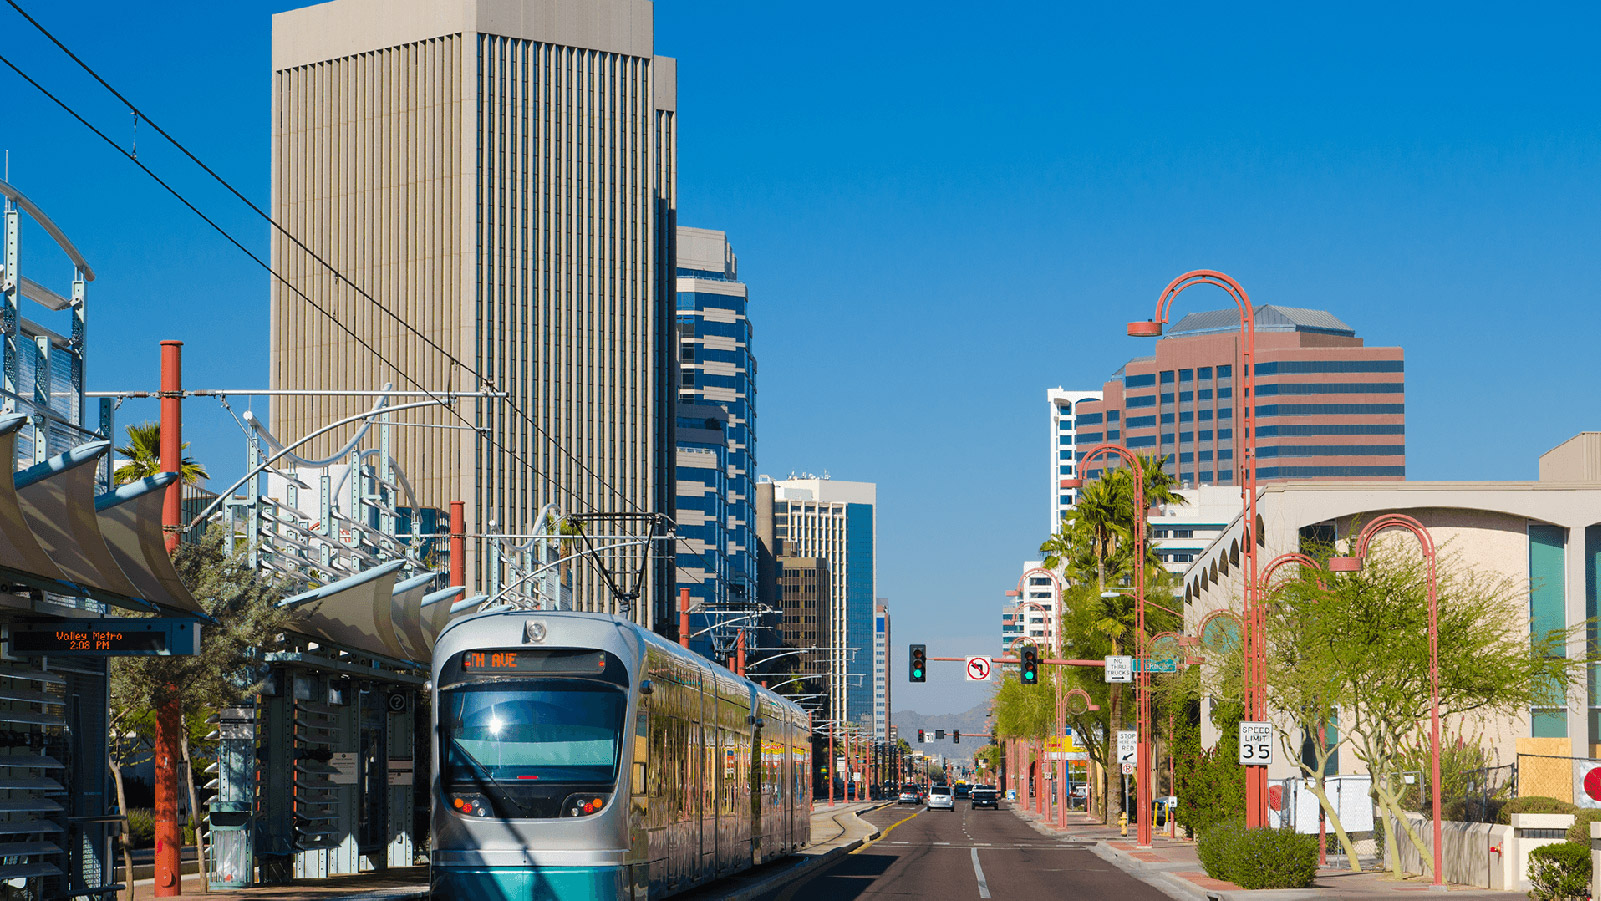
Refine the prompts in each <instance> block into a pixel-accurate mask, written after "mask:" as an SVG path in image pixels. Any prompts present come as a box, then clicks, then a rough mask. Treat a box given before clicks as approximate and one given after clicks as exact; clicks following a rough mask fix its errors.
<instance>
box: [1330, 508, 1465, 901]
mask: <svg viewBox="0 0 1601 901" xmlns="http://www.w3.org/2000/svg"><path fill="white" fill-rule="evenodd" d="M1385 529H1405V530H1406V531H1408V532H1411V533H1412V536H1413V537H1414V538H1416V539H1417V540H1418V544H1419V545H1421V546H1422V548H1423V561H1424V563H1425V565H1426V570H1427V573H1428V591H1429V788H1430V794H1432V795H1433V797H1432V798H1431V799H1430V801H1431V803H1432V805H1433V807H1434V810H1433V813H1434V885H1436V886H1439V887H1440V888H1441V889H1443V888H1444V887H1445V873H1444V870H1445V848H1444V846H1443V845H1442V844H1441V842H1440V599H1439V593H1438V586H1439V579H1438V575H1437V574H1436V572H1435V553H1434V536H1432V535H1430V534H1429V530H1428V529H1427V528H1425V527H1424V525H1423V523H1421V522H1418V521H1417V520H1416V519H1413V518H1412V517H1410V516H1407V515H1405V514H1403V513H1386V514H1384V515H1383V516H1379V517H1375V518H1374V519H1373V521H1372V522H1369V523H1368V524H1367V525H1365V526H1363V527H1362V531H1361V532H1360V533H1359V534H1358V535H1357V536H1356V553H1355V554H1354V555H1353V556H1350V557H1330V558H1329V572H1335V573H1354V572H1358V571H1360V570H1361V569H1362V560H1363V558H1365V557H1366V556H1367V553H1368V544H1369V543H1370V542H1372V540H1373V536H1374V535H1377V534H1378V533H1379V532H1382V531H1384V530H1385Z"/></svg>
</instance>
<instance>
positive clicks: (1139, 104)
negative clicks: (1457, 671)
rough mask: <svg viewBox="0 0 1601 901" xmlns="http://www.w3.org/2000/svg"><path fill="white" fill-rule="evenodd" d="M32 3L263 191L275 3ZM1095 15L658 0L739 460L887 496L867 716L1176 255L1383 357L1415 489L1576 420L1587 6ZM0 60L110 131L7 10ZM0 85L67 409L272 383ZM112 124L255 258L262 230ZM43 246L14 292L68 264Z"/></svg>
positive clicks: (13, 83) (1147, 306)
mask: <svg viewBox="0 0 1601 901" xmlns="http://www.w3.org/2000/svg"><path fill="white" fill-rule="evenodd" d="M25 5H26V6H27V7H28V8H29V9H30V10H32V11H33V12H35V14H36V15H39V16H41V17H42V19H43V20H44V21H45V22H46V24H47V25H48V26H50V27H51V28H53V29H55V30H57V31H58V33H59V34H60V35H61V36H62V37H63V38H64V39H65V40H66V41H67V42H68V43H69V44H71V45H72V46H74V48H75V49H77V50H79V51H80V52H81V53H82V54H84V55H85V56H86V57H87V58H88V59H89V60H91V61H92V63H93V64H94V65H96V66H97V67H99V68H100V69H101V70H102V72H103V73H104V74H105V75H106V76H107V77H108V78H110V79H111V80H112V81H113V83H114V84H116V85H118V86H119V87H120V88H122V89H123V90H124V91H125V92H126V93H128V94H129V95H130V96H131V97H133V98H134V99H135V100H136V101H137V102H138V103H140V104H141V105H143V106H144V107H145V108H146V110H147V111H148V112H149V114H150V115H151V116H152V117H153V118H155V119H156V120H157V121H159V122H162V123H163V124H165V125H166V126H167V127H169V128H170V129H172V130H173V131H175V132H176V133H177V134H179V135H180V136H181V137H182V138H183V139H184V140H186V141H188V142H190V143H191V145H192V146H193V147H194V148H195V149H196V150H197V151H198V152H199V153H200V154H201V155H202V156H203V157H204V158H205V159H207V160H208V161H211V162H213V163H214V164H215V165H216V166H217V167H218V168H219V169H220V170H221V171H223V172H224V173H225V174H226V175H227V176H228V177H229V178H230V179H232V180H234V181H235V182H236V183H237V184H238V185H239V186H240V187H241V188H242V189H244V190H245V191H246V192H247V193H249V194H250V195H251V196H252V197H254V198H257V199H258V201H259V202H262V203H263V204H264V203H265V202H266V200H267V197H268V168H267V163H268V127H269V122H268V102H269V89H270V79H269V62H268V43H269V35H268V15H269V14H270V13H271V12H272V11H275V10H277V9H282V8H286V7H288V6H293V5H298V4H292V3H251V2H245V0H238V2H229V3H214V2H206V3H199V2H170V3H165V4H154V5H151V4H126V3H109V2H97V0H92V2H83V3H72V4H66V3H49V4H46V3H43V2H40V0H29V2H27V3H26V4H25ZM1113 6H1114V7H1116V8H1113V9H1101V10H1097V9H1089V10H1086V9H1084V8H1082V5H1076V4H1061V3H1038V4H1035V3H1021V2H1015V3H991V4H984V5H974V4H971V3H952V2H928V3H923V4H919V5H917V6H915V7H914V6H912V5H910V4H893V5H891V4H862V3H859V2H858V3H849V4H846V3H834V2H819V3H812V4H806V5H795V4H787V5H776V4H752V3H730V2H708V0H695V2H672V0H663V2H660V3H658V4H657V48H658V52H660V53H662V54H665V55H670V56H675V57H677V58H678V59H679V61H680V63H679V111H680V139H681V144H680V150H679V161H680V165H681V174H680V181H679V194H680V197H681V202H680V221H681V222H683V223H684V224H688V225H697V226H703V227H709V228H720V229H726V230H727V231H728V232H729V234H730V236H731V239H732V240H733V242H734V244H735V247H736V250H737V251H738V253H739V255H740V262H741V273H742V275H743V276H744V278H745V280H746V281H747V282H748V283H749V284H750V286H751V296H752V299H753V300H752V317H753V319H754V321H755V323H756V342H757V344H756V352H757V355H758V357H759V360H760V366H761V370H760V372H761V375H760V382H759V385H760V392H761V393H760V402H759V409H760V416H759V421H758V428H759V433H760V439H759V445H758V455H759V459H760V469H761V471H762V472H765V473H769V474H772V475H775V476H782V475H786V474H787V473H788V472H789V471H791V470H810V471H815V472H821V471H823V470H825V469H826V470H828V471H829V472H830V473H831V474H832V475H833V476H835V477H836V478H844V479H863V480H871V481H876V482H878V483H879V486H880V488H879V497H880V519H879V586H880V594H882V595H884V596H886V597H888V598H889V599H890V603H891V607H892V611H893V615H894V617H895V625H894V628H895V644H896V646H897V651H896V658H897V672H896V674H895V675H896V684H895V686H894V695H895V706H897V707H905V706H912V707H916V708H918V709H921V710H923V711H925V712H928V713H936V712H945V711H950V710H957V709H961V708H964V707H966V706H968V705H969V704H971V703H973V702H974V701H975V700H977V698H978V697H979V696H978V694H977V693H975V692H973V691H971V690H968V689H966V688H965V687H963V686H959V685H958V684H957V683H956V682H955V681H954V680H955V679H956V678H957V673H956V671H955V670H952V671H951V672H950V673H949V676H947V675H946V673H944V672H943V671H939V670H936V673H937V676H936V681H935V682H931V683H930V684H929V685H928V686H926V687H918V688H914V687H912V686H908V685H907V684H906V683H905V682H904V681H901V679H902V678H903V676H902V675H901V672H900V671H901V670H903V669H904V663H903V659H904V658H903V656H902V654H903V651H904V646H905V643H906V642H908V641H913V640H922V641H926V642H927V643H928V644H929V645H930V649H931V651H932V652H933V653H936V654H957V653H961V652H965V651H969V650H975V651H987V650H989V649H991V648H992V647H993V646H994V645H995V644H996V642H997V639H996V636H997V633H998V615H997V611H998V608H999V604H1000V599H1001V594H1002V592H1003V591H1004V590H1005V589H1006V588H1008V587H1010V586H1011V585H1012V584H1014V583H1015V580H1016V577H1017V573H1018V566H1019V564H1020V563H1021V562H1022V560H1024V559H1025V558H1026V557H1028V556H1029V555H1030V552H1031V550H1032V548H1034V547H1035V546H1037V544H1038V542H1039V540H1040V539H1041V538H1042V537H1043V532H1044V530H1045V526H1046V509H1047V507H1046V505H1047V502H1048V499H1047V492H1046V490H1045V481H1046V479H1047V478H1048V476H1047V467H1048V465H1049V464H1048V461H1047V459H1046V442H1047V437H1046V420H1045V409H1046V407H1045V400H1044V396H1045V395H1044V392H1045V389H1046V388H1049V387H1054V386H1056V385H1064V386H1067V387H1095V386H1098V385H1099V384H1100V383H1101V381H1103V380H1104V379H1105V378H1106V376H1108V375H1109V374H1110V373H1111V372H1112V371H1113V370H1115V369H1116V368H1117V367H1118V366H1119V365H1121V364H1122V363H1123V362H1124V361H1125V360H1126V359H1127V358H1128V357H1130V356H1132V355H1134V354H1136V353H1138V352H1139V351H1140V350H1141V349H1142V347H1144V346H1145V345H1142V344H1141V343H1140V342H1138V341H1136V340H1134V339H1130V338H1126V337H1124V336H1123V330H1122V326H1123V323H1125V322H1126V321H1127V320H1129V319H1132V318H1145V317H1147V316H1149V315H1150V313H1151V310H1152V308H1153V306H1154V303H1155V300H1156V297H1157V294H1158V292H1159V291H1160V290H1161V288H1162V286H1163V285H1165V284H1166V283H1167V282H1168V280H1169V279H1171V278H1172V277H1174V276H1175V275H1177V274H1179V273H1180V272H1183V271H1185V270H1187V269H1192V268H1197V267H1208V268H1217V269H1222V270H1223V271H1225V272H1228V273H1230V274H1231V275H1234V276H1235V277H1236V278H1238V279H1240V281H1242V282H1243V283H1244V285H1245V286H1246V288H1247V290H1249V291H1250V292H1251V294H1252V296H1253V298H1254V299H1255V300H1256V301H1258V302H1272V303H1280V304H1285V305H1289V306H1307V307H1322V308H1325V309H1328V310H1330V311H1331V312H1333V313H1335V314H1336V315H1338V316H1340V317H1341V318H1343V319H1345V320H1346V321H1347V322H1349V323H1351V325H1353V326H1354V327H1355V328H1356V329H1357V332H1358V334H1360V335H1361V336H1362V337H1363V338H1365V339H1366V340H1368V341H1369V342H1370V343H1373V344H1399V345H1401V346H1403V347H1405V348H1406V355H1407V370H1408V372H1407V382H1408V398H1407V400H1408V404H1407V406H1408V432H1409V434H1408V451H1409V453H1408V463H1409V466H1408V471H1409V473H1410V474H1411V476H1412V477H1413V478H1422V479H1479V478H1530V477H1533V476H1534V474H1535V458H1536V457H1537V456H1538V454H1540V453H1541V452H1542V451H1544V450H1546V449H1548V448H1550V447H1551V446H1553V445H1555V444H1557V443H1558V442H1560V441H1562V440H1563V439H1565V438H1566V437H1568V436H1569V435H1571V434H1572V433H1574V432H1577V431H1579V430H1582V429H1595V428H1598V427H1601V416H1598V415H1597V413H1598V407H1601V402H1598V400H1597V398H1596V395H1595V393H1594V392H1593V391H1592V390H1591V388H1590V384H1589V383H1590V380H1591V378H1592V369H1593V361H1594V360H1595V358H1596V354H1595V352H1594V343H1595V340H1596V339H1595V336H1596V335H1597V334H1598V332H1601V329H1598V326H1601V309H1598V307H1597V304H1596V294H1597V285H1601V272H1598V269H1601V263H1598V259H1601V257H1598V254H1597V253H1596V247H1597V245H1598V240H1597V239H1598V238H1601V234H1598V232H1601V213H1598V210H1601V166H1598V162H1601V160H1598V150H1601V142H1598V131H1601V124H1598V123H1601V117H1598V115H1597V114H1598V112H1601V90H1598V88H1601V83H1598V82H1601V79H1598V77H1597V65H1598V63H1597V56H1596V55H1595V53H1594V52H1593V46H1592V42H1593V36H1594V35H1595V34H1596V33H1597V30H1598V29H1597V26H1598V22H1597V21H1596V16H1595V14H1594V13H1593V12H1591V10H1590V8H1587V7H1583V6H1580V5H1573V6H1571V7H1559V6H1521V7H1518V8H1517V10H1516V12H1512V11H1509V10H1505V9H1494V8H1490V7H1473V6H1464V5H1462V4H1438V5H1433V6H1424V5H1413V4H1407V5H1403V6H1396V5H1394V4H1365V5H1351V4H1346V5H1342V6H1340V7H1339V8H1338V9H1334V8H1329V9H1327V10H1324V9H1315V10H1308V9H1299V8H1292V7H1286V6H1284V5H1282V4H1262V5H1259V6H1257V7H1254V8H1236V9H1235V10H1234V11H1232V12H1228V13H1222V12H1217V11H1215V10H1201V9H1198V8H1195V7H1194V5H1193V4H1184V5H1174V6H1169V7H1161V6H1156V5H1151V4H1141V5H1115V4H1114V5H1113ZM891 10H893V12H892V11H891ZM0 53H5V54H6V55H8V56H10V57H12V58H13V59H14V60H15V61H17V62H18V63H19V64H20V65H22V66H24V67H25V68H27V69H28V70H29V71H30V73H31V74H33V75H34V76H35V77H37V78H40V79H41V80H42V81H44V82H45V83H47V84H48V85H50V86H51V87H52V89H59V90H60V91H61V92H62V93H63V94H64V95H66V96H67V97H69V98H70V99H71V101H72V102H73V103H74V104H75V105H79V106H81V108H82V109H84V110H85V112H87V113H88V114H89V115H90V116H91V118H92V119H93V120H94V121H96V122H97V123H100V124H102V125H103V126H104V127H106V128H107V129H108V130H109V131H110V132H111V133H112V134H113V135H114V136H115V137H117V138H118V139H121V140H127V139H129V138H131V137H132V136H133V134H134V131H133V128H132V125H131V122H130V117H129V116H128V115H127V114H126V113H123V112H118V111H117V109H116V108H115V106H114V105H112V104H110V103H108V102H106V99H105V97H104V95H103V94H101V93H99V92H98V89H97V88H95V87H94V86H93V85H92V84H90V83H88V82H87V80H86V79H85V78H84V77H82V76H81V75H80V74H78V73H76V72H75V71H74V69H73V68H72V67H71V66H70V64H69V63H68V62H67V61H66V60H65V59H64V58H63V57H61V56H60V55H59V54H57V53H56V52H55V51H54V50H53V49H52V48H50V47H48V46H47V45H46V44H44V42H43V41H42V40H41V39H37V38H36V36H35V35H34V34H32V33H31V32H30V31H29V30H28V29H27V26H26V25H25V23H23V22H21V20H20V19H19V18H17V17H16V16H15V14H14V13H12V12H11V11H10V10H9V9H8V8H0ZM0 97H4V98H5V105H6V108H7V109H8V111H10V112H11V115H10V116H8V119H7V122H6V124H5V126H4V127H0V148H4V149H7V150H9V151H10V156H11V170H10V171H11V180H12V181H13V183H15V184H17V185H18V186H19V187H21V188H22V190H24V191H26V192H27V193H29V194H30V195H31V196H32V197H34V199H35V200H36V201H38V202H39V203H40V204H41V205H43V206H44V207H45V209H46V210H47V211H49V212H50V213H51V214H52V215H53V216H54V217H55V218H56V219H57V220H58V221H59V222H60V223H61V224H62V225H63V227H65V228H66V229H67V231H68V233H69V234H70V235H71V236H72V237H73V238H74V239H75V240H77V241H78V243H79V244H80V246H81V248H82V249H83V251H84V253H85V254H86V255H87V256H88V257H89V259H90V261H91V263H92V264H93V265H94V266H95V267H96V269H97V271H98V274H99V275H100V280H99V281H98V282H97V283H96V284H95V285H93V286H92V291H91V341H92V354H93V356H92V359H91V363H90V379H91V382H92V385H93V387H96V388H111V387H119V388H121V387H137V388H154V387H155V381H156V358H157V349H156V342H157V341H158V340H160V339H162V338H169V337H174V338H180V339H183V340H185V341H186V342H188V346H187V349H186V353H187V361H186V365H187V381H188V383H189V384H190V385H191V386H196V387H201V386H203V387H236V386H264V385H265V382H266V351H267V346H266V339H265V327H266V324H267V281H266V278H265V276H264V275H263V274H262V273H261V272H260V271H259V270H256V269H254V268H253V267H252V266H251V264H249V263H248V262H246V261H244V260H243V259H242V258H241V257H240V256H239V254H238V253H237V252H236V251H234V250H233V249H232V248H230V247H228V246H226V245H225V244H223V243H222V242H221V240H220V239H218V238H216V237H215V236H213V235H211V234H209V233H208V232H207V231H206V230H205V229H204V227H203V226H202V225H200V224H199V223H198V222H196V221H195V220H194V219H193V218H192V217H191V216H190V214H189V213H187V212H186V211H184V210H182V209H181V208H179V207H178V206H177V205H176V204H175V203H174V202H172V201H171V200H169V199H168V198H166V197H165V196H164V195H163V194H161V193H160V192H159V189H157V188H155V186H154V185H152V184H151V183H150V182H149V181H148V179H146V178H145V177H144V176H143V175H142V174H140V173H138V172H137V171H136V170H134V169H133V168H132V167H131V166H129V165H128V164H127V163H126V162H125V161H123V160H121V159H119V158H117V157H115V156H114V155H112V153H111V152H110V151H109V150H107V149H106V148H104V147H103V146H101V145H100V144H98V142H97V141H96V140H95V139H93V138H91V137H89V136H88V135H86V134H85V133H84V132H83V131H82V130H81V128H80V127H79V126H77V125H76V124H75V123H72V122H70V121H68V120H66V119H65V118H64V117H63V116H62V115H61V114H59V113H58V112H57V111H55V110H54V109H53V108H52V107H49V106H48V105H47V104H46V103H45V102H43V101H42V100H41V99H40V98H39V97H38V96H37V95H36V94H34V93H33V91H32V89H31V88H28V87H27V86H26V85H25V84H23V83H21V82H20V81H19V80H18V79H17V78H16V77H15V76H13V75H12V74H11V73H9V72H8V71H0ZM138 138H139V149H140V157H141V159H144V160H146V161H148V162H150V163H151V164H152V165H153V166H155V167H157V168H158V170H160V171H162V172H165V173H170V174H171V175H172V177H173V180H174V181H175V182H176V183H178V184H180V185H181V186H182V187H183V188H184V190H185V191H188V192H192V193H193V195H194V196H195V197H196V199H197V200H199V201H200V202H201V204H202V206H203V207H204V208H206V209H207V210H208V211H215V212H216V213H217V214H218V215H219V216H220V218H221V219H222V220H223V221H224V222H226V223H227V224H228V225H230V227H237V228H238V229H239V230H240V233H241V234H242V235H243V236H245V237H246V238H247V239H248V241H249V243H250V244H251V245H252V246H253V247H255V248H258V249H260V250H262V251H265V248H266V246H267V231H266V229H265V228H264V227H263V226H261V225H259V224H256V223H253V222H251V221H250V219H249V218H248V217H247V216H245V215H242V214H241V213H240V211H239V208H238V206H237V205H235V204H230V203H228V202H226V201H225V200H224V198H222V197H221V195H220V194H219V192H218V191H216V190H215V189H212V188H209V187H207V186H206V184H205V182H204V180H203V179H202V178H200V177H199V176H197V175H196V174H195V173H194V172H192V171H191V170H188V169H185V168H183V167H182V166H180V165H179V164H178V162H177V161H176V159H175V158H174V156H173V154H172V153H170V152H169V151H166V150H165V149H164V148H161V147H159V146H158V144H157V142H156V140H155V138H154V136H153V135H152V134H151V133H150V132H149V130H148V129H141V130H140V132H139V135H138ZM42 240H43V239H42V238H39V239H36V240H35V241H34V244H33V250H34V251H35V253H30V254H28V256H27V257H26V258H27V259H28V260H29V262H30V263H35V265H36V268H35V269H34V270H33V274H34V276H35V277H36V278H37V277H39V271H40V270H39V269H38V268H37V266H44V267H46V268H45V270H44V271H45V275H46V276H52V277H53V273H55V272H61V273H62V275H63V276H64V275H65V274H66V273H65V272H64V270H65V263H64V262H63V261H61V260H60V259H59V258H57V257H55V256H50V255H46V254H43V253H42V252H41V248H40V246H39V245H40V242H41V241H42ZM52 266H54V267H59V268H57V269H54V270H52V269H50V268H49V267H52ZM41 280H44V279H41ZM1223 300H1224V298H1223V297H1222V295H1217V296H1216V297H1213V298H1208V297H1202V296H1191V295H1186V296H1185V298H1184V300H1183V302H1182V304H1183V305H1182V310H1195V309H1203V308H1207V307H1211V306H1220V305H1222V303H1223ZM1182 310H1181V311H1182ZM121 415H122V417H123V420H124V421H128V420H130V419H135V418H140V417H144V416H153V415H154V408H153V406H141V405H139V404H137V403H133V402H130V403H129V404H128V405H126V406H125V407H124V408H123V411H122V413H121ZM186 417H187V420H188V424H187V432H186V436H187V437H190V438H192V440H194V442H195V452H196V453H197V455H198V456H200V457H201V458H202V459H203V460H205V461H206V462H207V463H208V464H210V465H211V467H212V470H213V472H214V474H216V475H218V476H228V477H229V480H230V481H231V479H232V478H233V477H235V476H237V474H238V473H239V472H240V471H241V469H242V465H241V464H242V457H243V450H242V446H241V443H240V441H239V435H238V431H237V429H236V428H235V427H234V426H233V425H232V423H231V422H230V421H229V420H228V419H227V418H226V417H225V415H224V414H222V413H221V411H220V410H218V409H217V408H215V407H214V406H210V407H208V406H207V405H206V404H204V403H194V404H191V405H190V409H189V410H188V411H187V414H186ZM230 474H231V475H230ZM953 689H954V690H953Z"/></svg>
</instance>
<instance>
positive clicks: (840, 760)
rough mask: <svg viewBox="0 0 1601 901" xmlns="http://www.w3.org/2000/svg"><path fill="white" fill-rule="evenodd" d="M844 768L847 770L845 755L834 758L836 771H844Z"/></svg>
mask: <svg viewBox="0 0 1601 901" xmlns="http://www.w3.org/2000/svg"><path fill="white" fill-rule="evenodd" d="M844 768H845V757H844V756H843V755H841V756H839V757H835V758H834V769H836V770H843V769H844Z"/></svg>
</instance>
